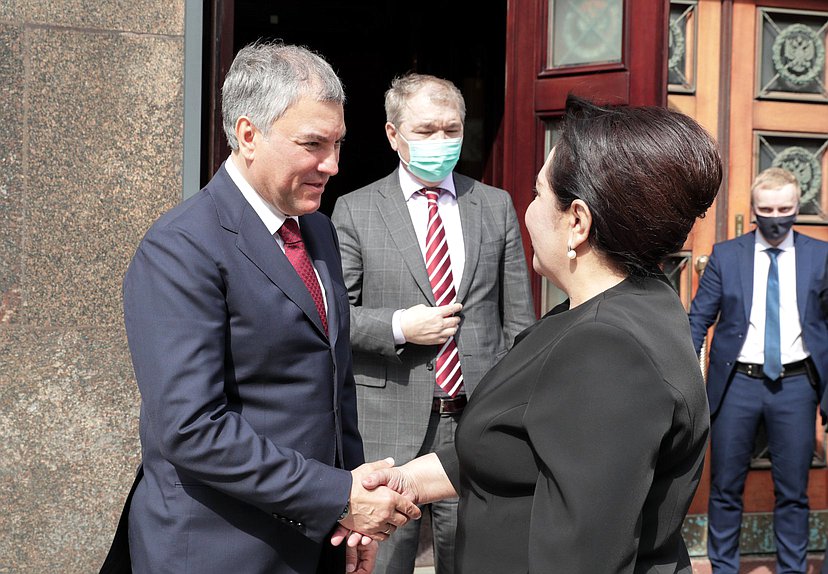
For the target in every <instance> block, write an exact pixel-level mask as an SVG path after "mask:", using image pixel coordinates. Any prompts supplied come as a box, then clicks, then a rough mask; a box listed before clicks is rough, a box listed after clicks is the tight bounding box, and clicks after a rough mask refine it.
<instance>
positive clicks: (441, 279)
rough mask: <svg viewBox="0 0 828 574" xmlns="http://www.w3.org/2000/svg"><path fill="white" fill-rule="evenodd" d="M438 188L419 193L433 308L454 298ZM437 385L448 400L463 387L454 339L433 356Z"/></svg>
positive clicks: (452, 279) (450, 338) (458, 356)
mask: <svg viewBox="0 0 828 574" xmlns="http://www.w3.org/2000/svg"><path fill="white" fill-rule="evenodd" d="M440 191H441V189H440V188H436V187H435V188H431V187H427V188H424V189H421V190H420V193H422V194H423V195H425V196H426V199H427V200H428V231H426V255H425V264H426V270H427V271H428V280H429V282H430V283H431V290H432V291H433V292H434V300H435V301H436V303H437V306H438V307H439V306H442V305H448V304H449V303H453V302H454V300H455V299H456V297H457V293H456V292H455V290H454V277H453V276H452V273H451V257H450V256H449V250H448V243H447V242H446V232H445V230H444V229H443V220H442V219H440V213H439V212H438V211H437V198H438V197H439V196H440ZM437 384H438V385H439V386H440V388H441V389H443V390H444V391H445V392H446V393H448V395H449V396H451V397H454V396H455V395H457V393H459V392H460V389H462V387H463V371H462V370H461V369H460V355H459V353H458V352H457V344H456V343H455V342H454V337H449V340H448V341H446V342H445V343H443V346H442V347H441V348H440V352H439V353H437Z"/></svg>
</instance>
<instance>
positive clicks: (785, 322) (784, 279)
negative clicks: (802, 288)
mask: <svg viewBox="0 0 828 574" xmlns="http://www.w3.org/2000/svg"><path fill="white" fill-rule="evenodd" d="M770 247H771V245H770V244H769V243H768V242H767V241H766V240H765V238H764V237H762V234H761V233H760V232H759V231H757V232H756V245H755V248H754V253H753V258H754V259H753V301H752V303H751V308H750V323H749V325H748V331H747V335H746V336H745V344H744V345H743V346H742V351H741V353H739V359H738V360H739V362H740V363H756V364H757V365H763V364H764V363H765V300H766V296H767V289H768V271H769V270H770V257H769V256H768V254H767V253H765V250H767V249H769V248H770ZM777 249H780V250H782V252H781V253H780V254H779V255H778V256H777V262H778V264H779V343H780V349H781V351H782V364H783V365H787V364H789V363H794V362H796V361H801V360H803V359H805V358H806V357H808V356H809V355H810V353H809V352H808V350H807V349H806V348H805V343H804V341H803V340H802V324H801V323H800V322H799V310H798V309H797V306H796V250H795V248H794V241H793V232H789V233H788V235H787V237H785V239H783V240H782V243H780V244H779V245H778V246H777Z"/></svg>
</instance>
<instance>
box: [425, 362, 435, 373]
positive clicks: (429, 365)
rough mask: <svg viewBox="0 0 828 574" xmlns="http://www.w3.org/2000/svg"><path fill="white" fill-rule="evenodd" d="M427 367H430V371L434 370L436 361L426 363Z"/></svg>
mask: <svg viewBox="0 0 828 574" xmlns="http://www.w3.org/2000/svg"><path fill="white" fill-rule="evenodd" d="M426 369H428V370H429V371H433V370H434V361H429V362H427V363H426Z"/></svg>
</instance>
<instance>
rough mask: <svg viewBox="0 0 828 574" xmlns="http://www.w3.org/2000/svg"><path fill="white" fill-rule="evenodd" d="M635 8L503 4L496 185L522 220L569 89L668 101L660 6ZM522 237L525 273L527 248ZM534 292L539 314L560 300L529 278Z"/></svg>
mask: <svg viewBox="0 0 828 574" xmlns="http://www.w3.org/2000/svg"><path fill="white" fill-rule="evenodd" d="M634 4H635V10H633V2H631V1H630V0H514V1H512V2H509V9H508V16H507V45H506V71H507V77H506V105H505V114H504V120H503V137H502V149H503V163H502V165H503V169H502V174H500V175H501V177H500V178H498V179H499V181H498V183H501V184H502V185H503V187H504V188H505V189H507V190H509V191H510V192H511V194H512V197H513V199H514V202H515V208H516V209H517V212H518V216H519V219H520V220H521V222H522V221H523V213H524V212H525V211H526V207H527V206H528V205H529V203H530V202H531V201H532V187H533V186H534V182H535V176H536V175H537V172H538V171H539V169H540V168H541V166H542V165H543V162H544V159H545V157H546V155H547V154H548V152H549V150H550V149H551V145H552V143H553V141H554V137H555V125H556V122H557V121H558V119H559V118H560V116H561V114H562V112H563V108H564V103H565V101H566V96H567V94H568V93H569V92H573V93H575V94H577V95H579V96H584V97H588V98H592V99H597V100H600V101H603V102H613V103H622V104H633V105H644V104H649V105H664V104H665V103H666V71H667V67H666V62H665V60H664V57H663V54H664V50H665V48H666V42H667V33H666V30H667V9H666V4H665V3H664V2H663V0H636V1H635V3H634ZM654 30H655V31H657V33H653V31H654ZM521 225H522V226H523V223H521ZM522 232H523V241H524V247H525V249H526V257H527V264H528V265H529V268H530V269H531V268H532V266H531V261H532V246H531V244H530V242H529V234H528V233H527V231H526V229H525V227H523V228H522ZM533 293H534V297H535V307H536V309H537V310H538V311H539V312H540V313H543V312H545V311H546V310H547V309H549V308H551V307H552V306H553V305H554V304H556V303H557V302H558V301H559V297H560V295H559V293H557V292H556V290H555V289H554V288H553V287H551V285H549V284H547V283H546V282H545V281H544V280H542V278H541V277H539V276H537V275H534V274H533Z"/></svg>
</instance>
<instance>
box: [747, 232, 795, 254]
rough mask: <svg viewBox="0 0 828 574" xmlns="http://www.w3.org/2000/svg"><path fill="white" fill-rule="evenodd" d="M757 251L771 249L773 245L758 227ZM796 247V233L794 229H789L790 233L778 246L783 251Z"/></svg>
mask: <svg viewBox="0 0 828 574" xmlns="http://www.w3.org/2000/svg"><path fill="white" fill-rule="evenodd" d="M755 235H756V251H765V250H766V249H770V248H771V247H773V245H771V244H770V243H768V240H767V239H765V237H764V236H763V235H762V232H761V231H759V230H758V229H757V230H756V234H755ZM793 247H794V234H793V230H791V231H789V232H788V234H787V235H786V236H785V239H783V240H782V243H780V244H779V245H777V246H776V248H777V249H779V250H781V251H788V250H789V249H793Z"/></svg>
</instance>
